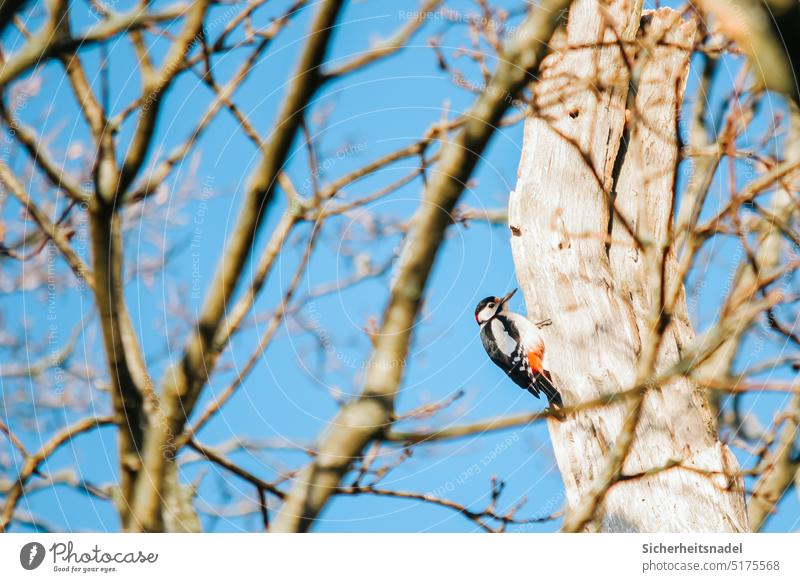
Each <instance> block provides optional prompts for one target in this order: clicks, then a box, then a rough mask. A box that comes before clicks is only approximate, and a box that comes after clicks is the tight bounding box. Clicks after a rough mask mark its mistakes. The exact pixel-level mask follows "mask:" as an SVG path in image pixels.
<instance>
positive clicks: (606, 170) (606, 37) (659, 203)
mask: <svg viewBox="0 0 800 582" xmlns="http://www.w3.org/2000/svg"><path fill="white" fill-rule="evenodd" d="M693 37H694V28H693V25H692V24H691V23H688V22H685V21H683V20H681V19H680V16H679V15H678V14H677V13H675V12H673V11H671V10H668V9H661V10H658V11H656V12H653V13H650V14H647V15H645V16H644V17H642V14H641V0H613V1H611V2H608V3H606V2H603V3H598V1H597V0H577V1H576V2H575V3H573V5H572V9H571V11H570V17H569V22H568V25H567V33H566V36H565V38H563V39H561V46H560V47H557V48H559V50H558V51H556V52H555V53H554V54H552V55H551V56H550V57H549V58H548V60H546V61H545V63H544V71H543V75H542V76H543V79H542V81H541V82H540V83H539V85H538V86H537V89H536V98H535V107H534V113H533V115H532V116H531V117H530V118H529V119H528V120H527V122H526V126H525V139H524V147H523V152H522V159H521V161H520V166H519V172H518V182H517V187H516V191H515V192H512V195H511V201H510V209H509V226H510V227H511V232H512V237H511V246H512V252H513V255H514V261H515V265H516V270H517V277H518V279H519V282H520V285H521V287H522V289H523V290H524V293H525V299H526V301H527V305H528V308H529V312H530V313H532V314H533V315H536V316H537V317H548V318H550V319H551V320H552V322H553V324H552V325H551V326H549V327H548V328H546V329H545V331H544V332H545V333H546V334H547V340H546V341H547V352H548V353H547V358H548V362H547V363H548V365H549V367H550V368H551V370H552V371H553V374H554V377H555V379H556V383H557V385H558V386H559V387H560V388H561V390H562V393H563V394H564V400H565V403H566V405H567V406H570V405H576V404H578V403H581V402H588V401H592V400H595V399H599V398H601V397H604V396H606V395H608V394H613V393H617V394H620V393H625V395H626V396H625V397H624V398H619V399H618V400H615V401H614V402H613V403H612V404H609V405H606V406H598V407H591V408H586V409H584V410H581V411H578V412H576V413H574V414H571V415H569V418H568V419H567V420H566V421H564V422H557V421H551V422H550V425H549V427H550V435H551V438H552V442H553V447H554V450H555V455H556V459H557V462H558V466H559V469H560V471H561V474H562V477H563V480H564V485H565V488H566V492H567V498H568V502H569V505H570V508H571V512H570V514H569V515H568V517H567V519H566V521H565V526H564V529H565V530H568V531H582V530H586V529H597V528H599V529H602V530H603V531H616V532H619V531H640V532H657V531H693V532H694V531H698V532H699V531H734V532H738V531H746V530H747V518H746V512H745V505H744V495H743V486H742V481H741V478H740V475H739V474H738V472H739V468H738V464H737V462H736V460H735V458H734V457H733V455H732V454H731V453H730V451H729V450H728V449H727V447H726V446H725V445H723V444H721V443H720V442H719V440H718V439H717V437H716V434H715V431H714V423H713V422H712V416H711V412H710V410H709V407H708V405H707V403H706V400H705V397H704V395H703V393H702V392H701V391H700V390H698V389H697V388H696V387H695V386H694V385H692V384H691V383H690V382H689V381H688V380H687V379H685V378H682V377H678V378H676V379H673V380H671V381H670V382H668V383H666V384H662V385H654V384H653V381H652V379H653V378H655V377H656V376H657V374H658V373H659V372H661V371H663V370H664V369H666V368H668V367H669V366H671V365H674V364H675V363H676V362H677V361H679V360H680V359H681V358H682V356H683V355H685V354H684V351H685V348H686V347H687V346H688V345H690V344H691V343H692V341H693V340H694V332H693V330H692V326H691V323H690V321H689V317H688V313H687V309H686V304H685V299H684V296H683V286H682V283H681V282H680V281H676V280H675V277H674V272H675V270H676V260H675V256H674V252H673V249H672V246H671V244H670V243H671V238H672V232H671V225H672V214H673V204H674V178H675V172H676V166H677V155H678V152H677V143H676V142H677V139H676V135H677V134H676V128H677V123H676V115H677V112H678V111H679V109H680V107H679V105H680V102H681V97H682V93H683V89H684V85H685V81H686V76H687V71H688V61H689V55H690V53H691V46H692V42H693ZM600 44H602V46H598V45H600ZM623 46H624V47H625V55H623V51H622V47H623ZM576 47H582V48H576ZM626 109H627V113H626ZM626 117H627V118H628V119H629V121H628V123H627V125H626ZM615 206H616V211H615V210H614V207H615ZM671 286H672V287H671ZM670 288H671V289H673V293H672V295H673V296H674V301H672V302H671V303H670V302H669V301H666V303H665V297H666V298H669V296H670V292H669V289H670ZM648 354H650V355H649V356H648ZM636 387H640V388H641V389H640V390H632V389H633V388H636ZM626 431H628V432H629V433H630V434H629V436H630V438H626V434H625V433H626ZM615 463H616V464H617V466H616V467H615V466H614V465H615ZM651 472H652V474H651ZM642 473H647V474H646V475H642Z"/></svg>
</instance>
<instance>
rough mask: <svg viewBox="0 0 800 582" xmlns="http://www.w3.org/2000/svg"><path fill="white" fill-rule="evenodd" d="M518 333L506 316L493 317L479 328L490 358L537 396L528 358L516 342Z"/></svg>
mask: <svg viewBox="0 0 800 582" xmlns="http://www.w3.org/2000/svg"><path fill="white" fill-rule="evenodd" d="M518 334H519V330H518V329H517V327H516V325H515V323H514V322H513V321H511V320H510V319H508V318H506V317H495V318H494V319H492V320H491V321H490V322H489V323H487V324H486V325H485V326H483V328H482V329H481V340H482V341H483V347H484V348H485V349H486V353H487V354H489V357H490V358H491V360H492V361H493V362H494V363H495V364H496V365H497V366H498V367H499V368H501V369H502V370H503V371H504V372H505V373H506V374H507V375H508V377H509V378H511V379H512V380H513V381H514V383H515V384H517V385H518V386H520V387H521V388H524V389H525V390H527V391H529V392H530V393H531V394H533V395H534V396H536V397H537V398H538V397H539V388H538V386H537V383H536V382H533V381H532V379H533V378H534V376H533V375H532V374H531V366H530V360H529V357H528V353H527V351H526V349H525V346H524V344H523V343H522V342H517V341H516V339H515V337H517V336H518Z"/></svg>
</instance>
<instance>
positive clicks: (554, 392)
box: [534, 371, 564, 409]
mask: <svg viewBox="0 0 800 582" xmlns="http://www.w3.org/2000/svg"><path fill="white" fill-rule="evenodd" d="M534 383H535V385H536V388H537V389H539V390H541V391H542V392H544V395H545V396H547V402H548V404H550V407H551V408H553V409H561V408H564V402H563V401H562V400H561V394H560V393H559V392H558V389H557V388H556V387H555V386H554V385H553V381H552V379H551V378H550V374H548V373H547V372H546V371H545V373H544V374H539V375H538V377H537V378H536V381H535V382H534Z"/></svg>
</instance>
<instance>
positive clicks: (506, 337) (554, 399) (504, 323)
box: [475, 289, 564, 410]
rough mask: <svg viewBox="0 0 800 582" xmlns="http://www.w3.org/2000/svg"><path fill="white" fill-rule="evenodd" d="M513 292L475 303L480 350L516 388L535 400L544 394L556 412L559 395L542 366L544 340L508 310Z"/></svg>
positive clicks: (529, 323)
mask: <svg viewBox="0 0 800 582" xmlns="http://www.w3.org/2000/svg"><path fill="white" fill-rule="evenodd" d="M516 292H517V290H516V289H514V290H513V291H512V292H511V293H509V294H508V295H506V296H505V297H487V298H485V299H482V300H481V301H480V302H479V303H478V306H477V307H476V308H475V321H477V322H478V325H480V326H481V341H482V342H483V347H484V348H485V349H486V353H487V354H489V357H490V358H491V359H492V361H493V362H494V363H495V364H497V366H498V367H500V369H502V370H503V371H504V372H505V373H506V374H507V375H508V377H509V378H511V379H512V380H513V381H514V382H516V383H517V385H519V386H521V387H522V388H524V389H525V390H527V391H528V392H530V393H531V394H533V395H534V396H536V398H539V393H540V392H544V394H545V396H547V401H548V402H549V404H550V407H551V409H554V410H557V409H560V408H562V407H563V406H564V405H563V403H562V402H561V395H560V394H559V393H558V390H556V387H555V386H553V381H552V379H551V378H550V372H548V371H547V370H546V369H545V367H544V338H543V337H542V334H541V332H540V331H539V326H537V325H536V324H535V323H533V322H532V321H530V320H529V319H528V318H527V317H525V316H524V315H520V314H519V313H513V312H511V311H509V310H508V300H509V299H511V298H512V297H513V296H514V293H516Z"/></svg>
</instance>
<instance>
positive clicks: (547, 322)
mask: <svg viewBox="0 0 800 582" xmlns="http://www.w3.org/2000/svg"><path fill="white" fill-rule="evenodd" d="M548 325H553V320H552V319H550V318H547V319H543V320H542V321H537V322H536V327H538V328H539V329H542V328H543V327H547V326H548Z"/></svg>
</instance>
